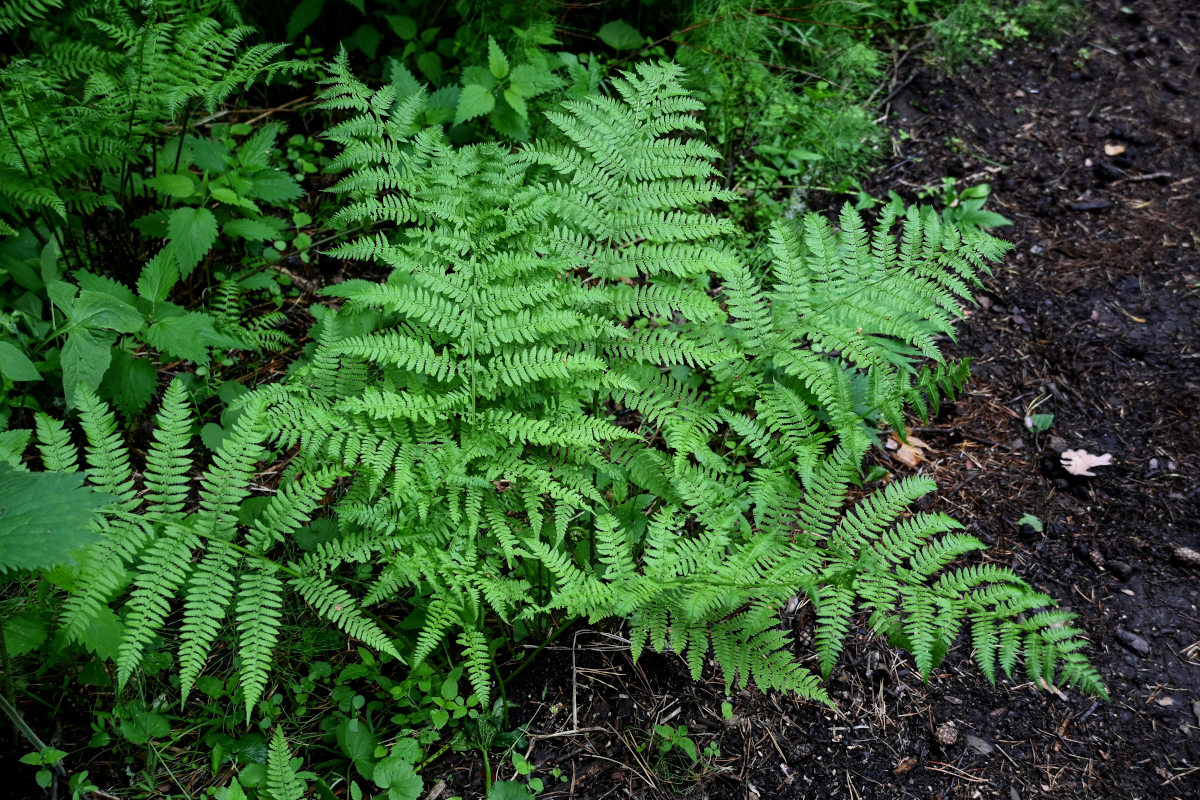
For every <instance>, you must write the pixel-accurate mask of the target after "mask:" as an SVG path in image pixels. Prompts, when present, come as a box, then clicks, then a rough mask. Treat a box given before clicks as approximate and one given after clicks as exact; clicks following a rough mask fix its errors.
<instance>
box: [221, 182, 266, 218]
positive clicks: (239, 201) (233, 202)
mask: <svg viewBox="0 0 1200 800" xmlns="http://www.w3.org/2000/svg"><path fill="white" fill-rule="evenodd" d="M210 194H211V195H212V197H213V200H216V201H217V202H218V203H224V204H225V205H227V206H237V207H238V208H244V209H246V210H247V211H249V212H251V213H253V214H260V213H262V212H261V211H260V210H259V208H258V206H256V205H255V204H254V201H253V200H247V199H246V198H244V197H239V196H238V193H237V192H235V191H233V190H232V189H229V188H227V187H224V186H214V187H213V188H212V191H211V192H210Z"/></svg>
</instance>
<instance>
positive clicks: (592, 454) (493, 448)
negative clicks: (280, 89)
mask: <svg viewBox="0 0 1200 800" xmlns="http://www.w3.org/2000/svg"><path fill="white" fill-rule="evenodd" d="M681 77H682V76H681V71H680V70H679V68H678V67H676V66H673V65H670V64H661V65H641V66H639V67H638V68H637V69H636V71H635V72H631V73H628V74H626V75H624V77H621V78H617V79H614V80H613V81H612V85H613V87H614V89H615V90H616V96H614V97H589V98H586V99H582V100H573V101H568V102H565V103H563V104H562V106H561V108H560V110H558V111H555V112H551V113H549V114H547V117H548V119H549V121H550V122H551V123H552V125H553V126H554V127H555V128H556V129H557V130H558V131H559V135H558V136H557V137H555V138H553V139H552V140H546V141H537V142H534V143H532V144H531V145H529V146H526V147H523V148H521V149H519V150H517V151H515V152H514V151H512V150H510V149H508V148H505V147H501V146H498V145H494V144H481V145H474V146H470V147H458V148H456V147H454V146H452V145H451V144H450V143H449V142H448V140H447V139H446V137H445V135H444V134H443V132H442V131H441V130H440V128H437V127H432V128H431V127H424V126H423V125H422V124H421V121H420V108H421V101H420V97H419V96H411V97H408V98H406V99H405V100H404V101H402V102H397V101H396V99H395V94H394V91H393V90H392V89H391V88H384V89H381V90H377V91H376V90H372V89H370V88H369V87H367V86H365V85H364V84H362V83H361V82H360V81H358V80H357V79H356V78H355V77H354V76H353V75H352V74H350V72H349V70H348V68H347V66H346V60H345V57H344V56H343V57H341V58H339V59H338V60H337V61H335V62H334V63H333V64H332V65H331V67H330V78H329V79H328V80H327V81H326V84H327V86H326V89H325V91H324V93H323V95H322V97H323V101H324V106H325V107H326V108H327V109H332V110H336V111H340V112H343V113H344V119H343V121H342V122H340V123H339V124H338V125H336V126H335V127H334V128H332V129H331V130H330V131H329V132H328V133H327V138H329V139H330V140H332V141H333V142H335V143H337V144H340V145H341V146H342V148H343V149H342V152H341V155H340V156H339V157H338V158H337V159H336V160H335V162H334V164H333V167H332V168H333V169H335V170H344V171H345V175H344V177H343V178H342V180H341V181H340V183H338V184H337V185H336V186H335V187H333V189H332V191H334V192H336V193H338V194H340V195H342V196H344V197H345V198H346V202H345V204H344V207H343V209H342V211H341V212H340V215H339V219H338V221H339V222H341V223H345V224H350V223H355V224H359V225H362V224H364V223H370V224H371V225H373V226H374V228H375V229H374V231H373V232H372V233H370V234H369V235H366V236H363V237H361V238H359V239H358V240H356V241H353V242H350V243H348V244H345V245H343V246H341V247H339V248H337V249H336V250H334V251H333V255H336V256H339V257H342V258H349V259H361V260H371V261H375V262H378V263H380V264H383V265H385V266H386V267H388V268H390V270H391V273H390V276H389V278H388V279H387V280H386V281H384V282H372V281H365V280H352V281H348V282H346V283H343V284H341V285H338V286H333V287H330V288H329V289H327V290H326V292H325V293H326V294H327V295H330V296H332V297H336V298H340V305H339V306H338V307H337V308H336V309H329V310H328V311H327V312H326V313H324V314H323V316H322V320H321V323H320V325H319V326H318V328H317V329H316V330H315V331H314V332H313V333H314V338H315V339H316V340H317V345H316V348H315V351H314V353H313V355H312V358H311V360H309V361H308V362H307V363H305V364H303V365H301V366H299V367H298V368H297V369H296V370H295V371H294V373H293V374H292V376H291V377H290V378H289V379H288V380H287V381H285V382H283V383H280V384H276V385H272V386H267V387H263V388H262V389H260V390H259V391H257V392H255V393H254V395H253V396H254V398H255V401H256V402H261V403H263V404H264V406H265V408H266V412H265V414H266V423H265V424H266V426H267V428H268V429H269V430H270V434H271V436H272V437H273V439H274V441H275V442H276V443H277V444H278V445H279V446H280V447H284V448H295V450H296V453H297V457H296V458H295V459H294V460H293V461H292V463H291V465H290V466H289V468H288V471H287V473H286V476H285V478H286V479H288V480H295V481H299V482H301V483H303V482H304V481H306V480H309V478H308V477H307V476H309V475H310V474H313V473H315V474H318V475H322V474H327V473H328V472H331V471H333V472H345V473H346V474H347V475H348V479H347V480H346V481H345V483H344V486H345V490H344V492H343V493H342V494H341V495H340V496H339V497H338V499H337V501H336V504H335V505H334V507H333V513H334V517H335V519H336V522H337V525H338V531H339V533H338V535H337V536H336V537H335V538H333V539H331V540H330V541H328V542H326V543H324V544H323V545H321V547H320V548H319V550H318V551H315V552H313V553H310V554H309V555H308V556H307V557H306V559H307V560H305V559H302V563H301V564H300V566H299V568H300V569H301V570H308V569H320V570H322V571H324V572H325V574H328V575H330V576H331V579H333V577H334V576H341V577H345V576H346V575H349V574H352V575H354V577H355V580H356V581H359V580H361V579H362V576H363V575H364V574H370V575H371V578H370V579H369V580H368V582H367V585H366V589H365V590H364V592H363V593H362V595H361V597H362V602H363V604H364V605H366V606H373V605H381V606H387V605H389V604H403V605H407V606H409V607H411V608H415V609H416V610H417V611H418V612H419V614H420V618H421V619H422V620H423V621H422V624H421V628H420V632H419V635H418V637H417V640H416V645H415V647H414V648H413V649H412V652H411V662H412V663H417V662H420V661H421V660H422V659H424V658H426V657H427V656H429V654H430V653H432V652H433V651H434V650H435V649H436V648H438V647H439V646H440V645H441V644H442V643H443V642H444V641H446V640H448V639H449V638H454V639H456V640H457V643H458V644H459V646H460V647H461V648H462V652H463V655H464V658H465V661H466V663H467V666H468V674H469V675H470V677H471V680H472V682H473V684H474V688H475V689H476V691H477V692H478V694H479V695H480V697H481V698H482V699H483V701H484V702H485V703H486V702H487V698H488V693H489V690H490V683H491V671H492V654H491V650H490V649H489V644H488V641H489V639H488V636H487V634H486V631H487V630H488V628H489V626H491V625H492V624H494V623H502V624H504V623H511V622H513V621H515V620H524V621H527V622H528V621H536V620H540V619H544V618H545V617H546V616H547V615H554V614H559V613H562V612H564V611H565V612H567V613H568V614H571V615H578V616H586V617H589V618H592V619H597V618H604V617H621V618H624V619H627V620H628V623H629V626H630V638H631V641H632V643H633V650H634V656H635V657H636V656H637V655H638V654H639V653H640V652H641V650H642V649H643V648H644V647H645V646H647V645H649V646H652V647H654V648H655V649H658V650H665V649H670V650H673V651H675V652H677V653H679V654H680V655H681V656H683V657H684V658H685V659H686V660H687V663H688V664H689V665H690V667H691V670H692V672H693V673H694V674H695V675H697V676H699V674H700V672H701V670H702V667H703V665H704V663H705V659H706V657H707V656H708V655H709V653H711V654H712V655H713V656H714V657H715V659H716V661H717V663H718V664H719V665H720V667H721V668H722V670H723V672H724V675H725V678H726V680H727V682H728V683H730V684H733V683H745V682H748V681H753V682H755V683H757V684H758V685H759V686H761V687H764V688H778V689H785V690H791V691H795V692H798V693H799V694H801V695H803V696H806V697H813V698H820V699H823V700H827V699H828V698H826V696H825V694H824V692H823V691H822V690H821V688H820V685H819V679H818V677H817V675H816V674H815V673H813V672H811V671H809V670H808V669H806V668H805V667H804V666H803V665H802V664H801V663H800V661H799V660H798V658H797V657H796V654H795V653H794V652H793V650H792V646H791V644H790V643H789V641H788V638H787V637H786V635H785V634H784V633H783V632H782V631H781V630H780V628H779V625H778V610H779V608H780V607H781V606H782V605H783V604H784V603H785V602H787V600H788V599H789V598H792V597H794V596H796V595H807V596H808V597H810V598H811V599H812V601H813V602H814V604H815V605H816V608H817V612H818V623H817V637H816V643H817V654H816V656H817V663H818V664H819V667H820V671H821V672H824V673H828V672H829V670H830V669H831V668H832V666H833V664H834V662H835V661H836V659H837V657H838V654H839V653H840V651H841V647H842V642H843V641H844V639H845V638H846V635H847V633H848V632H849V630H850V628H851V626H852V623H853V618H854V616H855V614H856V613H857V611H858V610H862V611H864V612H867V616H868V619H869V624H870V626H871V627H872V629H873V630H875V631H876V632H878V633H879V634H881V635H884V636H886V637H888V638H889V639H891V640H892V641H893V642H895V643H897V644H898V645H900V646H902V647H904V648H906V649H907V650H909V651H910V652H911V653H912V654H913V657H914V659H915V661H916V664H917V666H918V668H919V669H920V671H921V672H922V674H924V675H928V674H929V673H930V670H931V669H932V668H933V666H934V665H935V664H936V663H937V662H938V661H940V660H941V658H943V657H944V656H945V654H946V652H947V651H948V649H949V647H950V645H951V643H952V642H953V641H954V639H955V637H956V636H957V634H958V632H959V631H960V629H961V628H963V627H964V626H968V627H969V628H970V631H971V635H972V643H973V645H974V647H975V650H976V658H977V660H978V662H979V663H980V665H981V668H982V670H983V671H984V673H985V674H986V675H987V676H988V677H989V678H994V677H995V676H996V674H997V667H999V668H1000V670H1001V671H1003V672H1004V673H1006V674H1011V673H1012V671H1013V669H1014V667H1015V664H1016V660H1017V658H1018V656H1019V655H1020V654H1022V653H1023V654H1024V661H1025V670H1026V672H1027V674H1028V675H1029V676H1030V677H1032V678H1034V679H1035V680H1045V681H1048V682H1061V683H1066V684H1077V685H1079V686H1081V687H1082V688H1083V689H1085V690H1087V691H1090V692H1096V693H1103V686H1102V684H1101V682H1100V681H1099V679H1098V677H1097V675H1096V673H1095V672H1094V670H1093V669H1092V667H1091V666H1090V664H1089V663H1088V661H1087V659H1086V657H1085V656H1084V655H1083V653H1082V648H1083V647H1084V645H1085V641H1084V639H1083V638H1082V633H1081V632H1080V631H1079V630H1078V629H1077V628H1074V627H1071V626H1069V625H1068V624H1066V623H1067V621H1068V620H1069V619H1070V618H1071V615H1070V614H1068V613H1065V612H1061V611H1057V610H1054V609H1053V605H1054V604H1053V601H1052V600H1051V599H1050V598H1049V597H1047V596H1045V595H1043V594H1040V593H1037V592H1035V591H1033V590H1032V589H1030V588H1029V586H1028V585H1027V584H1025V583H1024V582H1022V581H1021V580H1020V579H1019V578H1018V577H1017V576H1016V575H1015V574H1013V573H1012V572H1011V571H1009V570H1006V569H1003V568H999V567H995V566H993V565H988V564H978V565H974V566H964V567H954V566H952V562H954V561H955V560H956V559H957V558H958V557H959V556H961V555H963V554H966V553H968V552H970V551H972V550H977V549H980V548H981V547H982V545H981V544H980V543H979V542H978V541H977V540H976V539H974V538H972V537H970V536H966V535H964V534H962V533H959V532H958V530H959V529H960V528H961V526H960V525H959V524H958V523H957V522H955V521H954V520H952V519H950V518H949V517H947V516H945V515H943V514H915V515H914V514H911V513H910V512H909V511H908V507H909V505H910V504H911V503H912V502H913V501H915V500H917V499H918V498H920V497H922V496H923V495H925V494H927V493H928V492H930V491H932V489H933V488H934V486H933V483H932V481H930V480H929V479H927V478H924V477H913V478H907V479H902V480H899V481H896V482H895V483H893V484H891V485H890V486H888V487H887V488H885V489H883V490H882V491H877V492H874V493H871V494H868V495H867V496H866V497H864V498H862V499H860V500H858V501H857V502H853V503H848V498H849V496H850V490H851V488H852V487H853V486H854V485H855V484H856V483H857V482H858V481H859V475H860V468H861V465H862V461H863V456H864V454H865V452H866V450H867V449H868V447H869V446H870V442H871V440H872V431H873V426H874V423H875V420H877V419H880V418H881V419H883V420H885V421H887V422H888V423H890V424H891V425H892V426H893V427H894V428H895V429H896V430H904V427H903V413H904V410H905V409H907V408H912V409H915V410H917V411H918V412H919V413H922V414H924V413H927V412H928V411H929V410H930V409H936V407H937V403H938V402H939V399H940V398H942V397H944V396H946V395H953V394H954V393H955V392H956V391H958V390H959V389H960V388H961V386H962V384H963V383H964V381H965V379H966V369H965V365H962V364H956V363H951V362H947V361H946V360H945V359H944V358H943V357H942V355H941V353H940V350H939V346H938V341H939V337H944V336H946V335H949V334H951V333H952V332H953V322H954V320H955V319H956V318H957V316H958V314H959V311H958V308H959V303H961V302H965V301H966V300H968V299H969V291H970V287H971V286H972V285H973V284H975V283H977V276H978V274H979V273H980V272H981V271H983V270H985V269H986V265H987V263H988V262H989V261H993V260H995V259H997V258H999V257H1000V256H1001V255H1002V254H1003V253H1004V251H1005V250H1006V248H1007V245H1005V244H1004V243H1002V242H1000V241H998V240H996V239H993V238H991V237H988V236H987V235H985V234H983V233H981V232H978V231H962V230H959V229H957V228H955V227H953V226H946V225H944V224H942V222H941V221H940V220H939V219H938V218H937V216H936V215H934V214H933V213H932V212H920V211H917V210H909V211H908V212H906V213H905V214H904V215H903V216H901V215H900V214H899V213H898V212H896V211H895V210H892V211H888V212H886V213H885V214H884V215H883V216H882V217H881V219H880V220H879V222H878V224H877V226H876V228H875V229H874V230H873V231H869V230H868V229H867V228H866V226H865V225H864V223H863V222H862V220H861V219H860V217H859V216H858V215H857V214H856V213H855V212H854V211H853V210H851V209H849V208H847V209H846V210H845V211H844V212H843V213H842V215H841V217H840V219H839V229H837V230H835V229H834V228H833V227H832V226H831V225H830V224H829V223H828V222H827V221H824V220H823V219H821V218H820V217H818V216H815V215H810V216H808V217H807V218H806V219H804V220H803V221H802V222H799V223H790V222H780V223H779V224H778V225H777V226H776V227H775V228H774V230H773V231H772V234H771V238H770V242H769V246H768V247H767V248H766V252H764V253H753V252H741V251H739V250H738V248H737V247H736V246H735V244H734V242H735V241H736V239H735V237H734V236H733V233H734V231H733V228H732V224H731V223H730V222H729V221H728V220H726V219H723V218H720V217H718V216H716V215H715V214H713V213H712V211H711V210H710V209H712V208H713V207H714V205H715V204H716V203H722V202H725V203H728V202H732V201H733V200H734V197H733V196H732V195H731V194H730V193H728V192H723V191H721V190H719V189H718V188H716V186H715V185H714V183H713V180H712V178H713V176H714V169H713V167H712V160H713V159H714V158H715V156H716V153H715V151H714V150H713V149H712V148H711V147H709V146H708V145H707V144H705V143H704V142H703V141H702V139H701V138H700V135H701V134H702V133H703V131H702V127H701V125H700V124H699V123H698V122H697V119H696V112H698V111H699V110H700V105H699V103H698V102H697V101H695V100H694V99H693V98H692V97H691V96H690V95H689V94H688V93H687V92H686V91H685V90H684V89H683V88H682V86H681ZM897 225H899V229H900V230H899V235H897V234H896V232H895V229H896V227H897ZM927 359H932V361H933V366H932V367H929V366H921V361H923V360H927Z"/></svg>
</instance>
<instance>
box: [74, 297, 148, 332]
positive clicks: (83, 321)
mask: <svg viewBox="0 0 1200 800" xmlns="http://www.w3.org/2000/svg"><path fill="white" fill-rule="evenodd" d="M145 324H146V320H145V318H144V317H143V316H142V312H140V311H138V310H137V309H136V308H134V307H133V306H131V305H129V304H128V303H126V302H125V301H124V300H121V299H119V298H117V297H114V296H113V295H111V294H106V293H104V292H97V291H95V290H94V289H84V290H83V291H81V292H80V293H79V297H77V298H75V305H74V308H72V309H71V319H70V326H69V328H68V329H69V330H76V329H78V328H80V327H88V328H107V329H109V330H114V331H120V332H121V333H137V332H138V331H140V330H141V329H142V328H143V327H144V326H145Z"/></svg>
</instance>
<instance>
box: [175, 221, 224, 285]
mask: <svg viewBox="0 0 1200 800" xmlns="http://www.w3.org/2000/svg"><path fill="white" fill-rule="evenodd" d="M167 236H168V237H169V238H170V240H171V247H172V248H173V249H174V250H175V258H176V259H177V260H178V261H179V271H180V272H181V273H182V274H183V277H185V278H186V277H187V276H188V275H191V274H192V270H194V269H195V268H196V266H197V265H198V264H199V263H200V259H202V258H204V255H205V253H207V252H208V251H209V250H211V249H212V246H213V243H214V242H216V241H217V218H216V217H215V216H213V213H212V212H211V211H209V210H208V209H207V208H190V207H185V208H177V209H175V210H174V211H172V212H171V216H170V217H168V218H167Z"/></svg>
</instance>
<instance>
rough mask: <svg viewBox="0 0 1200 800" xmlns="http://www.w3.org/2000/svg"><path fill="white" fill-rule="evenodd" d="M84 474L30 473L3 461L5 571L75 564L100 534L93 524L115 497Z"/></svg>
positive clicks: (0, 547)
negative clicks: (75, 555) (73, 556)
mask: <svg viewBox="0 0 1200 800" xmlns="http://www.w3.org/2000/svg"><path fill="white" fill-rule="evenodd" d="M83 479H84V473H82V472H24V471H19V470H17V469H15V468H14V467H12V466H10V465H8V464H5V463H2V462H0V497H3V498H4V514H3V516H0V573H3V572H5V571H11V570H27V569H43V568H45V567H52V566H55V565H56V564H67V563H71V553H72V552H73V551H75V550H77V549H79V548H81V547H86V546H88V545H90V544H92V543H93V542H95V541H96V540H97V539H99V538H100V536H99V534H98V533H97V532H96V531H95V530H93V529H91V528H90V527H88V522H90V521H91V519H92V516H93V515H94V514H95V512H96V510H97V509H99V508H102V507H104V506H105V505H107V504H108V503H109V502H110V501H111V500H112V498H111V497H109V496H108V495H105V494H100V493H98V492H94V491H92V489H91V488H89V487H86V486H84V485H83Z"/></svg>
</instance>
